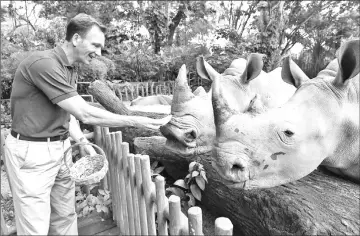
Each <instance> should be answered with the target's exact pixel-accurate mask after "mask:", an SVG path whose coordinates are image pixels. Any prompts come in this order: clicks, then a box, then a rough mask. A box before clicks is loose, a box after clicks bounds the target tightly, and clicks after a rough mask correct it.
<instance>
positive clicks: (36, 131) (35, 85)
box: [10, 46, 78, 138]
mask: <svg viewBox="0 0 360 236" xmlns="http://www.w3.org/2000/svg"><path fill="white" fill-rule="evenodd" d="M76 83H77V73H76V72H75V70H74V68H73V67H72V66H70V64H69V62H68V60H67V57H66V55H65V52H64V51H63V49H62V48H61V47H60V46H57V47H56V48H54V49H51V50H46V51H41V52H35V53H33V54H32V55H30V56H29V57H27V58H25V59H24V60H23V61H22V62H21V63H20V65H19V67H18V68H17V70H16V72H15V78H14V82H13V84H12V91H11V97H10V99H11V117H12V127H11V128H12V130H14V131H15V132H17V133H19V134H20V135H25V136H29V137H40V138H43V137H53V136H57V135H63V134H65V133H66V132H68V130H69V121H70V113H69V112H67V111H65V110H64V109H62V108H61V107H60V106H58V105H57V103H58V102H60V101H62V100H64V99H67V98H70V97H73V96H76V95H78V93H77V91H76Z"/></svg>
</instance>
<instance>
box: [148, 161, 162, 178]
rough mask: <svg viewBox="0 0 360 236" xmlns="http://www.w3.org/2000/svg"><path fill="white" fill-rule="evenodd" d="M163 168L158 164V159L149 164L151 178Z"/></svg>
mask: <svg viewBox="0 0 360 236" xmlns="http://www.w3.org/2000/svg"><path fill="white" fill-rule="evenodd" d="M164 169H165V167H164V166H159V162H158V161H154V162H153V163H152V164H151V166H150V170H151V178H152V179H155V177H156V176H158V175H160V173H161V172H162V171H163V170H164Z"/></svg>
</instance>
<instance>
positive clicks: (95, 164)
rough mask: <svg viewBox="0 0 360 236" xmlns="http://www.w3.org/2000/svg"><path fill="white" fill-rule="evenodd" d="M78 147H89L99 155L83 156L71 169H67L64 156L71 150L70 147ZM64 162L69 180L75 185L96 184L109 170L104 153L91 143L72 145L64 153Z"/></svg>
mask: <svg viewBox="0 0 360 236" xmlns="http://www.w3.org/2000/svg"><path fill="white" fill-rule="evenodd" d="M80 145H91V146H93V147H95V148H96V149H97V150H99V152H100V154H96V155H93V156H90V155H87V156H84V157H82V158H81V159H80V160H78V161H77V162H76V163H73V164H72V166H71V167H69V165H68V164H67V162H66V161H65V158H66V154H67V153H68V152H69V151H70V150H71V148H72V147H75V146H80ZM64 162H65V165H66V167H67V168H68V170H69V171H70V177H71V179H72V180H74V181H75V183H77V184H84V185H90V184H94V183H98V182H100V180H102V179H103V178H104V177H105V175H106V172H107V171H108V169H109V163H108V161H107V159H106V156H105V153H104V151H103V150H102V149H101V148H100V147H99V146H97V145H95V144H93V143H75V144H74V145H71V146H70V147H69V148H68V149H67V150H66V151H65V152H64ZM71 163H72V162H71Z"/></svg>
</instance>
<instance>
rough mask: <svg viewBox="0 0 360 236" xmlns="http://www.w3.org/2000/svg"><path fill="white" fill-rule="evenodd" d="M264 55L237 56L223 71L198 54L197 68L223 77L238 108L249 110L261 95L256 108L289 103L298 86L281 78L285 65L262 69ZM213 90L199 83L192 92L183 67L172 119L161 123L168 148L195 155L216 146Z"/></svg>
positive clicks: (209, 75) (201, 72) (208, 76)
mask: <svg viewBox="0 0 360 236" xmlns="http://www.w3.org/2000/svg"><path fill="white" fill-rule="evenodd" d="M263 56H264V55H263V54H258V53H252V54H250V55H249V57H248V60H247V61H246V60H245V59H242V58H239V59H235V60H234V61H232V63H231V65H230V66H229V68H227V69H226V70H225V71H224V72H223V73H222V74H219V73H218V72H216V71H215V70H214V69H213V68H212V67H211V65H209V64H208V63H207V62H206V61H205V60H204V58H203V57H198V58H197V63H196V68H197V72H198V74H199V75H200V76H201V77H202V78H204V79H208V80H211V81H213V80H214V79H215V78H217V79H218V80H219V82H220V83H221V85H222V87H224V88H226V91H227V93H228V94H231V95H232V96H231V99H232V100H231V101H230V102H231V104H233V106H236V108H237V110H239V111H241V112H245V111H247V110H248V108H249V105H250V104H252V103H253V101H254V98H257V99H255V100H256V101H257V102H256V104H254V105H252V106H251V107H252V109H253V110H254V112H255V111H257V112H262V111H263V110H266V109H267V108H270V107H277V106H280V105H281V104H283V103H285V102H286V101H287V100H288V99H289V98H290V97H291V96H292V94H293V93H294V92H295V90H296V88H295V87H293V86H291V85H289V84H287V83H285V82H284V81H282V80H281V68H277V69H275V70H273V71H271V72H270V73H266V72H264V71H262V68H263V61H262V58H263ZM211 90H212V89H210V91H209V92H208V93H206V92H205V90H204V89H203V88H202V87H198V88H197V89H196V90H195V91H194V93H192V92H191V89H190V87H189V85H188V83H187V77H186V67H185V65H183V67H181V69H180V70H179V74H178V77H177V78H176V81H175V88H174V95H173V102H172V105H171V115H172V119H171V120H170V122H168V123H167V124H166V125H164V126H162V127H160V132H161V133H162V134H163V135H164V136H165V137H166V138H167V140H168V142H167V146H168V148H171V149H173V150H174V151H176V152H178V153H179V154H180V155H182V156H183V157H185V158H188V159H191V158H194V157H195V156H196V155H198V154H200V153H204V152H209V151H211V150H212V146H213V142H214V140H215V135H216V133H215V124H214V112H213V108H212V103H211V94H212V93H211ZM255 105H257V106H255Z"/></svg>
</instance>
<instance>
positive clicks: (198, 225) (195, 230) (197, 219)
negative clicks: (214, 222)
mask: <svg viewBox="0 0 360 236" xmlns="http://www.w3.org/2000/svg"><path fill="white" fill-rule="evenodd" d="M188 218H189V234H190V235H204V234H203V232H202V211H201V208H200V207H197V206H195V207H191V208H190V209H189V210H188Z"/></svg>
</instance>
